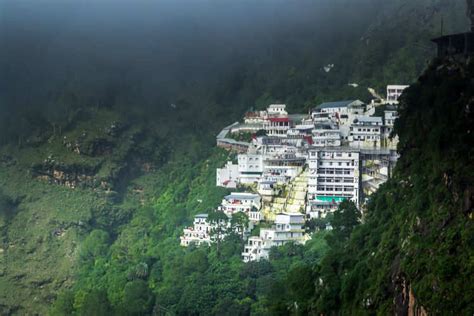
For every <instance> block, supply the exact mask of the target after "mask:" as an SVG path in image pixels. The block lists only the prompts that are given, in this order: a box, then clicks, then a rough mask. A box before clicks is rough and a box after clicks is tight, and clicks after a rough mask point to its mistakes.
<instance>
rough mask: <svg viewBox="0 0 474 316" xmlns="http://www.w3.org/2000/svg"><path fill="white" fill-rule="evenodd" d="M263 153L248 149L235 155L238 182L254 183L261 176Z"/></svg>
mask: <svg viewBox="0 0 474 316" xmlns="http://www.w3.org/2000/svg"><path fill="white" fill-rule="evenodd" d="M263 160H264V155H263V154H261V153H259V152H258V150H256V149H254V150H249V152H247V153H246V154H240V155H238V156H237V161H238V170H239V182H240V183H242V184H251V183H256V182H258V181H259V180H260V179H261V178H262V174H263V170H264V169H263V167H264V165H263Z"/></svg>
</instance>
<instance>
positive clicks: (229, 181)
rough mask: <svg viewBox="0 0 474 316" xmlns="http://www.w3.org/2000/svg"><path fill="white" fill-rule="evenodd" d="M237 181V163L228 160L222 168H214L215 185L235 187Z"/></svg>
mask: <svg viewBox="0 0 474 316" xmlns="http://www.w3.org/2000/svg"><path fill="white" fill-rule="evenodd" d="M238 182H239V165H235V164H233V163H232V161H228V162H227V164H226V165H225V166H224V168H217V170H216V186H218V187H225V188H236V187H237V183H238Z"/></svg>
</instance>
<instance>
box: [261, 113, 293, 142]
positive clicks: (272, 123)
mask: <svg viewBox="0 0 474 316" xmlns="http://www.w3.org/2000/svg"><path fill="white" fill-rule="evenodd" d="M263 128H264V129H265V131H266V132H267V135H268V136H276V137H286V134H287V132H288V130H289V129H290V119H289V118H288V117H269V118H268V119H267V120H266V121H265V123H264V124H263Z"/></svg>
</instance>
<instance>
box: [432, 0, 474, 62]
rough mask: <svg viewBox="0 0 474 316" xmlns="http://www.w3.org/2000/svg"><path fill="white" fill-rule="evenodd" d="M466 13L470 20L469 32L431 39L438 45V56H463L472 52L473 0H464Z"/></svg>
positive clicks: (473, 27)
mask: <svg viewBox="0 0 474 316" xmlns="http://www.w3.org/2000/svg"><path fill="white" fill-rule="evenodd" d="M466 2H467V15H468V17H469V19H470V21H471V28H470V31H469V32H465V33H459V34H450V35H445V36H440V37H437V38H434V39H433V42H434V43H436V45H437V46H438V57H439V58H445V57H448V56H452V57H465V56H469V55H473V54H474V1H473V0H466Z"/></svg>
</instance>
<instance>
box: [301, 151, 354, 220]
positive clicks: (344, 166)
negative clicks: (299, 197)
mask: <svg viewBox="0 0 474 316" xmlns="http://www.w3.org/2000/svg"><path fill="white" fill-rule="evenodd" d="M359 157H360V156H359V151H358V150H356V149H352V148H342V147H332V148H331V147H326V148H321V149H311V150H310V151H309V159H308V164H309V176H308V202H309V203H308V208H307V212H308V213H309V214H310V216H311V217H325V216H326V214H327V212H328V211H332V210H334V209H335V208H336V207H337V205H338V204H339V203H340V202H341V201H343V200H345V199H349V200H351V201H353V202H354V203H356V205H357V206H358V205H359V199H360V196H359V194H360V189H359V186H360V185H359V184H360V170H359V167H360V161H359Z"/></svg>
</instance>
